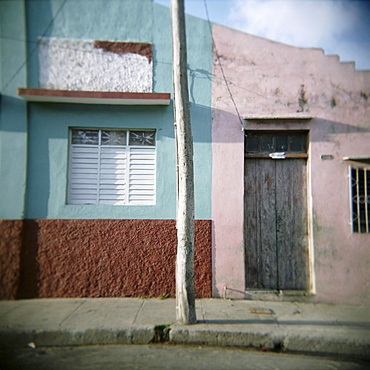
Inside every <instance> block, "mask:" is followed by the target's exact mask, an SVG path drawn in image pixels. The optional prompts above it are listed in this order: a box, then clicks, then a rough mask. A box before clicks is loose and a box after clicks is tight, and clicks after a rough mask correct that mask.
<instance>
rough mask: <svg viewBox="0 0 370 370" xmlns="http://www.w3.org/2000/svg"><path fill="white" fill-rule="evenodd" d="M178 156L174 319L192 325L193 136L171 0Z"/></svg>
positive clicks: (180, 22)
mask: <svg viewBox="0 0 370 370" xmlns="http://www.w3.org/2000/svg"><path fill="white" fill-rule="evenodd" d="M171 17H172V50H173V84H174V105H175V106H174V114H175V121H176V124H175V137H176V155H177V166H178V169H177V186H178V192H177V257H176V319H177V321H179V322H181V323H182V324H195V323H196V321H197V318H196V314H195V288H194V172H193V137H192V133H191V122H190V103H189V89H188V74H187V53H186V31H185V12H184V0H171Z"/></svg>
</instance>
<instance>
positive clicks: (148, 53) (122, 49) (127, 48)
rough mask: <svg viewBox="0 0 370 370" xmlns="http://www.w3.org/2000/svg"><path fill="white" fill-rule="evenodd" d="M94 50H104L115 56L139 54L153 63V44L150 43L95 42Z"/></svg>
mask: <svg viewBox="0 0 370 370" xmlns="http://www.w3.org/2000/svg"><path fill="white" fill-rule="evenodd" d="M94 48H97V49H103V50H104V51H106V52H110V53H115V54H127V53H134V54H139V55H142V56H144V57H147V58H148V62H149V63H150V62H151V61H152V53H153V51H152V44H149V43H144V42H118V41H101V40H95V42H94Z"/></svg>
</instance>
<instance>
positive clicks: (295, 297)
mask: <svg viewBox="0 0 370 370" xmlns="http://www.w3.org/2000/svg"><path fill="white" fill-rule="evenodd" d="M245 293H246V295H247V298H246V299H249V300H258V301H295V302H308V301H311V299H312V296H313V295H314V294H313V293H311V292H309V291H307V290H274V289H271V290H270V289H256V290H246V291H245Z"/></svg>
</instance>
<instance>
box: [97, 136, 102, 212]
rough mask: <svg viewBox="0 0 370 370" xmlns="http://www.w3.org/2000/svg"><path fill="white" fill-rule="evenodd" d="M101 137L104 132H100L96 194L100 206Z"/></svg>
mask: <svg viewBox="0 0 370 370" xmlns="http://www.w3.org/2000/svg"><path fill="white" fill-rule="evenodd" d="M101 135H102V130H99V131H98V178H97V180H98V189H97V190H98V191H97V192H96V204H98V205H99V204H100V191H101V184H100V179H101V173H100V167H101Z"/></svg>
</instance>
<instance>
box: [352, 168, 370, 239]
mask: <svg viewBox="0 0 370 370" xmlns="http://www.w3.org/2000/svg"><path fill="white" fill-rule="evenodd" d="M351 190H352V230H353V232H354V233H369V232H370V168H364V167H352V168H351Z"/></svg>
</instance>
